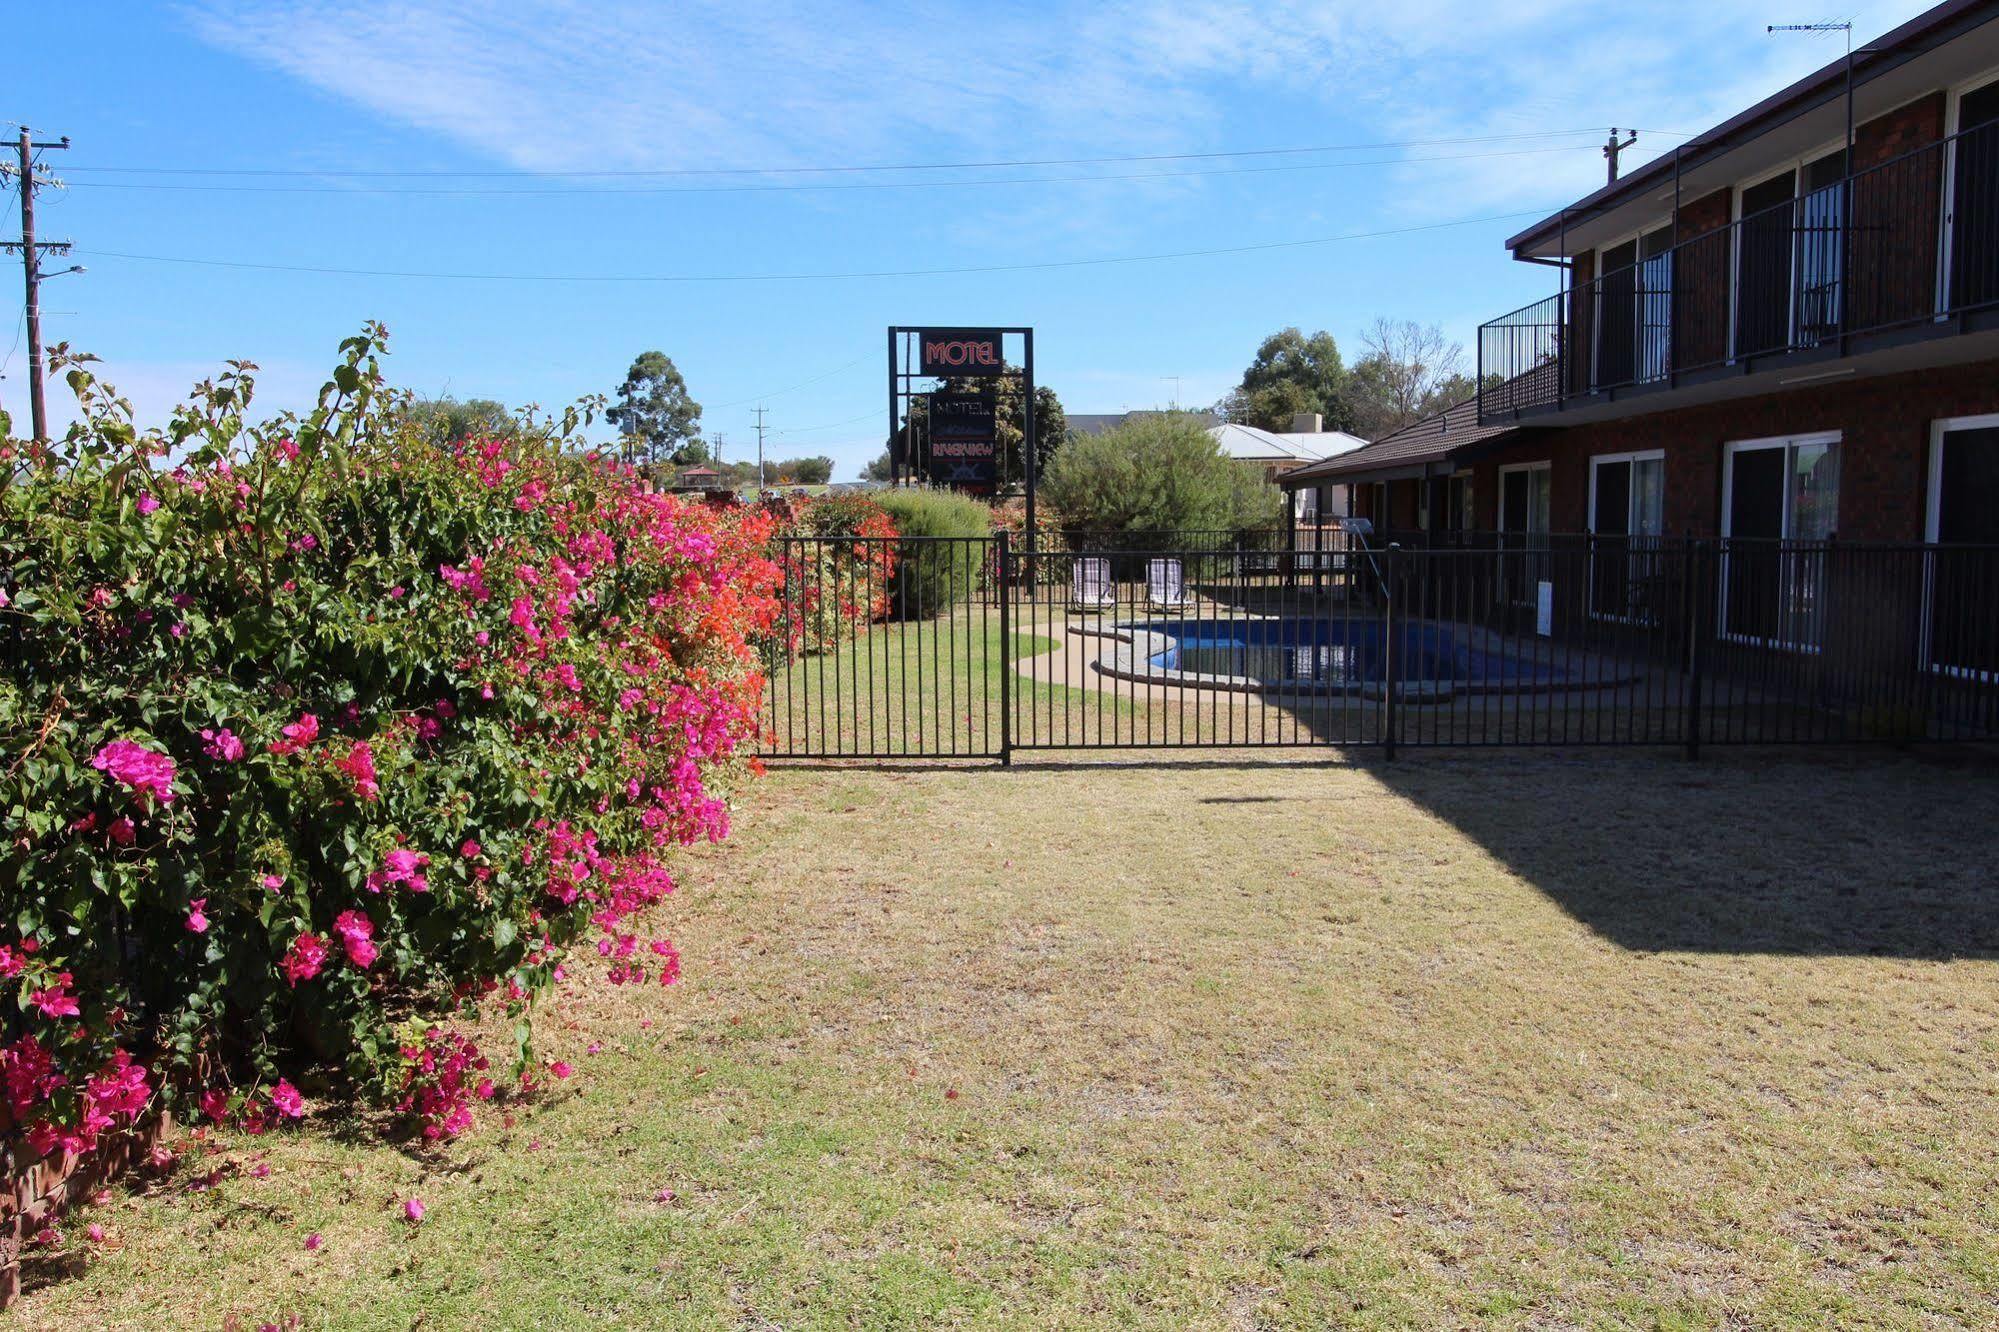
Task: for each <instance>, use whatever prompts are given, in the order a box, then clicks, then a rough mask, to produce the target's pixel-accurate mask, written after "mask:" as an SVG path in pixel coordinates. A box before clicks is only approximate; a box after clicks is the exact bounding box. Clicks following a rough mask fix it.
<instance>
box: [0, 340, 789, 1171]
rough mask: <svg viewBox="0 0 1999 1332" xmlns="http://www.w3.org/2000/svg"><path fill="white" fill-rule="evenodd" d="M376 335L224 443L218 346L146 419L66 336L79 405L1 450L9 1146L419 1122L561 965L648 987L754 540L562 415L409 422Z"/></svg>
mask: <svg viewBox="0 0 1999 1332" xmlns="http://www.w3.org/2000/svg"><path fill="white" fill-rule="evenodd" d="M381 345H382V335H381V333H380V330H379V329H375V328H372V327H371V328H370V329H368V330H367V331H365V332H364V333H363V334H362V335H361V336H359V337H356V338H353V339H350V340H349V341H348V342H347V343H345V344H344V345H343V349H342V359H341V362H340V364H339V365H338V367H337V368H336V370H335V372H334V376H333V379H332V381H331V382H329V383H328V384H327V386H326V388H325V389H324V391H323V392H322V394H321V397H320V400H319V405H318V407H317V408H316V409H315V410H314V411H312V412H310V413H309V414H307V415H306V416H305V417H303V418H294V417H284V418H280V419H278V420H276V421H274V422H271V423H269V424H267V425H262V426H252V425H251V424H249V422H248V418H247V416H246V409H247V407H248V405H249V400H250V396H251V391H252V375H251V373H250V372H251V371H252V370H253V369H254V367H252V366H249V365H247V364H236V365H232V367H231V369H230V371H229V372H228V373H227V374H225V375H223V376H221V377H220V378H219V379H217V380H215V381H211V382H209V383H205V384H203V385H201V386H199V387H198V388H197V390H196V392H195V394H194V395H193V397H192V398H191V399H190V401H189V403H188V405H186V406H185V407H183V408H182V409H181V410H180V411H179V412H178V413H177V414H176V415H175V417H174V419H173V420H172V422H171V423H170V424H169V425H168V426H167V427H165V428H164V429H161V430H154V431H141V430H139V429H137V428H136V427H135V426H134V424H133V423H132V420H131V412H130V408H129V407H128V406H126V405H125V404H123V403H122V402H121V401H120V400H118V399H117V398H116V397H115V396H114V395H113V394H112V393H111V392H110V391H109V390H108V389H106V388H105V387H103V386H102V385H101V384H100V383H99V382H98V381H97V380H96V379H95V378H94V376H93V374H92V372H91V368H90V366H89V364H88V362H87V361H85V360H83V359H81V358H68V357H63V358H61V360H62V362H63V363H64V364H65V365H66V368H67V370H68V379H69V382H70V385H71V387H72V388H73V389H74V390H75V391H76V393H77V395H78V399H79V402H80V404H81V408H82V412H83V415H84V417H85V424H83V425H80V426H78V427H76V428H74V429H72V430H71V431H70V433H69V435H68V437H67V439H66V440H64V441H61V442H57V443H53V444H43V445H28V444H21V443H13V444H10V445H8V446H7V447H8V449H9V453H8V456H7V457H6V459H5V460H4V462H3V463H0V487H4V489H0V661H4V673H0V817H4V821H5V837H6V841H5V845H4V847H0V1015H4V1033H0V1035H3V1036H4V1040H0V1075H4V1092H5V1096H6V1110H7V1113H8V1114H10V1115H11V1117H12V1119H13V1122H14V1124H15V1126H16V1127H17V1129H18V1130H19V1131H22V1132H24V1133H25V1134H26V1135H27V1136H28V1139H29V1141H30V1142H31V1143H32V1144H33V1145H34V1146H36V1147H37V1148H39V1149H45V1150H57V1149H62V1150H71V1151H82V1150H86V1149H88V1148H90V1147H91V1146H93V1145H94V1144H95V1143H96V1141H97V1139H98V1137H99V1135H100V1134H102V1133H103V1132H104V1131H105V1130H107V1129H108V1128H111V1127H113V1126H116V1125H120V1124H122V1123H124V1122H126V1121H128V1120H131V1119H133V1118H135V1117H136V1116H138V1115H140V1114H142V1113H143V1112H145V1110H146V1109H147V1108H148V1106H150V1105H154V1104H158V1103H160V1102H162V1101H165V1102H167V1103H169V1104H173V1105H176V1106H178V1108H179V1109H181V1110H182V1111H183V1112H184V1113H185V1114H187V1115H188V1116H190V1117H200V1118H203V1119H206V1120H213V1121H216V1122H229V1123H233V1124H237V1125H240V1126H242V1127H245V1128H248V1129H250V1130H252V1131H262V1130H263V1129H266V1128H269V1127H272V1126H274V1125H276V1124H278V1123H280V1122H281V1121H283V1120H285V1119H288V1118H293V1117H297V1116H298V1115H300V1114H301V1113H302V1111H303V1102H304V1098H303V1096H302V1094H301V1088H303V1089H304V1090H305V1091H307V1092H310V1091H313V1090H314V1089H316V1088H323V1089H327V1090H331V1091H337V1092H340V1093H342V1094H345V1095H351V1096H357V1097H361V1098H365V1099H367V1100H370V1101H372V1102H374V1103H376V1104H380V1105H384V1106H386V1107H388V1108H390V1109H392V1110H396V1111H400V1112H402V1114H403V1115H404V1116H406V1117H407V1119H408V1121H409V1122H410V1123H411V1124H412V1126H413V1127H416V1128H420V1129H421V1130H422V1131H423V1132H424V1133H426V1134H428V1135H430V1136H433V1137H435V1136H439V1135H450V1134H453V1133H456V1132H459V1131H461V1130H462V1129H464V1128H465V1127H466V1126H467V1125H468V1124H469V1123H470V1122H471V1118H472V1112H473V1110H474V1109H475V1108H476V1106H477V1104H478V1102H479V1101H480V1100H481V1099H482V1098H483V1097H487V1096H490V1095H492V1094H493V1092H494V1088H495V1086H496V1085H499V1086H501V1087H506V1086H507V1085H509V1081H510V1079H515V1078H525V1079H527V1080H529V1081H532V1080H533V1079H534V1078H536V1077H539V1076H541V1075H542V1074H543V1073H544V1072H545V1070H542V1069H541V1068H539V1067H538V1066H537V1065H536V1064H535V1063H534V1060H533V1056H532V1048H531V1027H530V1019H531V1016H532V1010H533V1005H534V1001H535V999H536V996H537V995H539V994H541V993H543V992H545V991H546V989H547V987H548V986H549V985H550V984H551V982H552V981H553V980H554V979H555V978H556V977H557V976H558V975H559V974H560V973H561V969H562V968H563V967H564V966H565V960H566V964H567V965H568V966H571V967H574V966H577V965H580V964H581V962H582V960H583V959H588V960H589V962H590V963H591V964H592V965H600V966H603V967H605V968H606V969H607V970H608V971H609V973H610V975H611V978H612V979H613V980H616V981H619V982H628V983H637V982H648V983H657V982H671V981H672V980H673V979H674V978H675V976H676V975H677V974H678V969H679V968H678V959H677V957H676V955H675V954H674V952H673V948H672V945H671V944H670V943H669V942H668V941H666V940H663V939H650V938H644V937H641V934H640V932H639V931H638V930H637V928H636V926H635V923H634V916H635V914H636V913H637V912H639V911H640V910H641V909H642V908H643V907H645V906H646V905H648V904H649V903H652V902H654V901H656V900H657V899H658V898H659V897H660V896H661V895H662V894H664V893H665V892H667V891H669V890H670V888H671V887H672V880H671V878H670V877H669V873H668V857H669V854H670V852H671V850H672V848H674V847H675V846H676V845H678V844H682V843H686V842H690V841H692V840H695V839H700V838H714V837H719V836H721V835H722V834H723V833H724V832H725V830H726V829H727V827H728V819H729V814H728V803H727V802H728V799H729V795H730V792H731V790H732V788H733V784H734V783H735V782H736V780H737V778H738V775H739V773H740V772H741V771H742V770H743V767H744V760H743V759H741V758H739V751H740V750H741V749H742V748H743V747H745V746H746V743H747V742H749V741H751V740H752V739H753V737H754V735H755V731H756V727H757V725H758V722H757V716H756V701H757V698H758V696H759V692H760V687H761V682H760V679H759V677H758V675H757V673H756V663H755V656H754V653H753V652H752V651H751V649H750V648H749V646H748V643H749V640H750V638H751V636H753V635H759V634H763V633H767V632H768V630H769V627H770V623H771V618H772V615H773V609H774V588H775V580H776V570H775V567H774V566H773V564H772V563H771V561H770V560H769V559H768V557H767V554H768V551H767V541H768V537H769V535H770V530H771V520H770V518H769V517H768V515H765V514H762V513H759V512H757V511H755V510H751V509H741V508H738V509H735V510H732V511H725V510H716V509H710V508H704V507H700V506H695V505H690V504H686V503H683V502H681V501H679V500H676V499H674V498H671V497H668V496H662V495H653V494H650V493H648V492H647V489H646V487H645V486H644V485H643V484H642V482H641V481H640V480H639V479H638V478H637V477H636V476H635V475H634V474H633V473H631V472H630V471H629V470H627V469H624V468H622V467H620V466H618V465H616V464H614V463H612V462H609V461H607V460H604V459H600V458H598V457H596V456H594V455H590V454H586V453H580V452H578V451H577V449H576V447H575V446H574V445H571V444H569V443H567V437H568V436H569V435H570V434H571V433H572V432H573V431H574V430H575V429H576V428H577V427H578V426H579V425H580V424H581V423H582V420H581V419H579V414H578V413H576V412H572V413H570V414H569V415H568V416H566V417H565V418H564V419H563V420H562V421H561V422H544V423H543V424H542V426H541V428H539V429H535V430H523V431H520V432H517V433H515V434H513V435H511V436H510V437H509V438H507V439H506V440H504V441H498V440H496V441H477V440H474V441H466V442H463V443H460V444H455V445H443V444H439V443H436V442H435V441H434V440H427V439H426V438H425V436H424V432H422V431H418V430H415V429H412V428H407V427H405V426H404V425H402V424H399V423H400V422H401V421H403V420H404V419H405V418H403V417H402V416H401V415H400V414H399V411H398V397H397V395H395V394H394V393H392V392H389V391H388V390H386V389H385V388H384V387H383V384H382V378H381V372H380V369H379V364H378V356H379V353H380V351H381ZM583 419H587V417H586V418H583ZM477 1010H483V1011H484V1012H485V1013H486V1015H487V1016H488V1017H489V1018H490V1017H492V1016H493V1015H494V1014H495V1012H496V1011H497V1012H500V1013H504V1014H507V1015H511V1016H512V1017H513V1019H514V1020H515V1022H514V1026H513V1030H514V1033H515V1037H516V1041H515V1044H514V1045H513V1046H512V1047H511V1048H508V1049H505V1050H501V1051H492V1052H488V1051H482V1050H481V1049H480V1048H478V1046H477V1045H476V1044H474V1042H473V1041H472V1040H471V1038H470V1037H469V1036H468V1035H466V1034H465V1030H464V1028H465V1026H466V1025H468V1024H469V1014H470V1013H472V1012H473V1011H477ZM557 1071H558V1072H559V1071H560V1070H557Z"/></svg>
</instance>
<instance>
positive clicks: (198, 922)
mask: <svg viewBox="0 0 1999 1332" xmlns="http://www.w3.org/2000/svg"><path fill="white" fill-rule="evenodd" d="M207 905H208V899H207V898H205V897H197V898H195V899H194V900H193V901H192V902H189V903H188V904H187V927H188V929H189V930H190V931H192V932H193V933H195V934H206V933H208V916H207V913H205V912H204V911H203V910H202V908H203V907H205V906H207Z"/></svg>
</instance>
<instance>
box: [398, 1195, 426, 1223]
mask: <svg viewBox="0 0 1999 1332" xmlns="http://www.w3.org/2000/svg"><path fill="white" fill-rule="evenodd" d="M424 1210H425V1209H424V1205H423V1199H421V1198H410V1199H407V1200H406V1201H405V1202H404V1203H403V1216H404V1217H406V1218H407V1219H408V1220H409V1223H410V1224H411V1225H413V1226H420V1225H422V1224H423V1214H424Z"/></svg>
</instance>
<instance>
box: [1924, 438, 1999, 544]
mask: <svg viewBox="0 0 1999 1332" xmlns="http://www.w3.org/2000/svg"><path fill="white" fill-rule="evenodd" d="M1938 447H1939V448H1941V449H1942V450H1943V456H1942V457H1941V458H1940V459H1938V465H1937V540H1938V541H1962V542H1969V543H1973V544H1976V545H1999V427H1992V426H1987V427H1985V428H1984V429H1982V430H1952V431H1949V432H1947V433H1946V434H1945V435H1944V437H1943V441H1942V443H1940V444H1939V445H1938Z"/></svg>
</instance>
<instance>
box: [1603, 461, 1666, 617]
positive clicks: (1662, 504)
mask: <svg viewBox="0 0 1999 1332" xmlns="http://www.w3.org/2000/svg"><path fill="white" fill-rule="evenodd" d="M1655 461H1656V462H1657V463H1658V464H1659V473H1660V474H1659V527H1660V529H1661V530H1660V533H1659V536H1660V538H1661V539H1662V540H1663V539H1664V537H1665V530H1664V529H1665V526H1666V486H1665V480H1666V478H1665V467H1666V451H1665V450H1664V449H1634V450H1632V451H1630V452H1628V453H1596V454H1592V455H1590V460H1589V524H1588V529H1589V534H1590V536H1591V537H1592V538H1593V537H1595V536H1596V469H1597V468H1598V467H1599V466H1603V465H1606V464H1610V463H1641V462H1655ZM1632 472H1633V475H1634V476H1635V475H1636V474H1637V469H1636V468H1633V469H1632ZM1636 498H1637V490H1636V488H1635V487H1634V488H1633V489H1632V490H1630V491H1629V492H1627V493H1626V495H1625V515H1624V520H1625V525H1626V527H1627V528H1629V526H1630V523H1631V513H1630V506H1631V503H1632V502H1633V501H1634V500H1635V499H1636ZM1637 535H1638V533H1636V532H1631V531H1628V530H1627V532H1626V533H1625V540H1626V542H1627V543H1628V542H1629V541H1630V539H1631V538H1632V537H1635V536H1637ZM1632 549H1633V547H1631V546H1630V545H1629V544H1627V545H1626V546H1625V556H1626V564H1627V568H1628V567H1629V559H1630V552H1631V550H1632ZM1590 563H1591V565H1592V567H1591V569H1590V580H1589V589H1588V598H1589V613H1590V616H1591V618H1592V619H1598V620H1607V621H1610V622H1612V623H1615V624H1650V623H1652V620H1651V617H1649V616H1640V615H1622V614H1614V613H1612V612H1610V611H1601V610H1598V609H1597V608H1596V569H1595V568H1594V565H1595V563H1596V556H1595V554H1594V552H1592V553H1591V555H1590Z"/></svg>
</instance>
